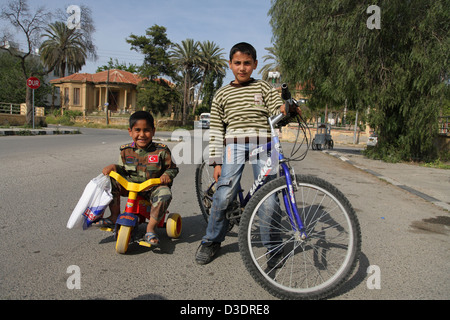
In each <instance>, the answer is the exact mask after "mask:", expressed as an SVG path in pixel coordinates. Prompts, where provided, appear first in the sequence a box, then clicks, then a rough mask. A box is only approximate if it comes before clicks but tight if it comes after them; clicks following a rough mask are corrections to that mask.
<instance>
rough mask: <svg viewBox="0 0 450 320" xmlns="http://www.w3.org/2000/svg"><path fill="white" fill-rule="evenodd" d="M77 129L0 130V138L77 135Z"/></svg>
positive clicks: (54, 127) (53, 127) (78, 131)
mask: <svg viewBox="0 0 450 320" xmlns="http://www.w3.org/2000/svg"><path fill="white" fill-rule="evenodd" d="M79 133H81V132H80V130H79V129H77V128H73V129H72V128H62V127H56V126H52V127H47V128H39V129H28V128H0V136H16V135H19V136H35V135H48V134H50V135H53V134H79Z"/></svg>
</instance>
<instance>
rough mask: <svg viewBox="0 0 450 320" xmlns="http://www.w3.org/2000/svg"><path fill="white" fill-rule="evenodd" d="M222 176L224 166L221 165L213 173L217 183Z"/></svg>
mask: <svg viewBox="0 0 450 320" xmlns="http://www.w3.org/2000/svg"><path fill="white" fill-rule="evenodd" d="M221 175H222V166H221V165H217V166H215V167H214V173H213V178H214V180H215V181H216V182H218V181H219V177H220V176H221Z"/></svg>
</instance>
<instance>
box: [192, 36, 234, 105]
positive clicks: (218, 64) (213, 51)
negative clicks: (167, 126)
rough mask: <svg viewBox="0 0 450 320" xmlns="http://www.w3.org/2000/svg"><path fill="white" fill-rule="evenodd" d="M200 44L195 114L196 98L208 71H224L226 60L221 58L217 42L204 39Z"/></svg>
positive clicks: (220, 50) (221, 51)
mask: <svg viewBox="0 0 450 320" xmlns="http://www.w3.org/2000/svg"><path fill="white" fill-rule="evenodd" d="M199 45H200V52H199V55H200V57H199V58H200V61H199V67H200V68H201V69H202V71H203V76H202V82H201V84H200V89H199V91H198V95H197V100H196V102H195V104H194V110H193V113H194V114H195V108H196V107H197V105H198V100H199V98H200V93H201V92H202V89H203V84H204V83H205V79H206V77H207V76H208V74H209V73H210V72H214V73H225V68H226V67H227V60H226V59H224V58H222V55H223V54H224V53H223V49H221V48H219V47H218V46H217V44H215V43H214V42H211V41H209V40H207V41H204V42H202V43H200V44H199Z"/></svg>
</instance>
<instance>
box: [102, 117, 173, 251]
mask: <svg viewBox="0 0 450 320" xmlns="http://www.w3.org/2000/svg"><path fill="white" fill-rule="evenodd" d="M129 123H130V124H129V128H128V133H129V134H130V137H131V138H132V139H133V142H132V143H129V144H125V145H122V146H121V147H120V158H119V162H118V164H110V165H108V166H106V167H105V168H103V171H102V173H103V174H104V175H109V174H110V172H111V171H115V172H117V173H119V174H120V175H121V176H123V177H124V178H126V179H127V180H128V181H130V182H135V183H142V182H144V181H146V180H148V179H153V178H160V180H161V184H160V185H157V186H154V187H151V188H150V189H149V190H146V191H144V192H140V193H139V195H140V196H142V197H143V198H145V199H146V200H147V201H148V202H150V203H151V210H150V219H149V222H148V224H147V230H146V234H145V236H144V240H145V241H146V242H148V243H150V244H151V245H152V246H157V245H158V244H159V239H158V237H157V235H156V233H155V228H156V226H157V225H158V223H159V221H160V220H161V219H163V217H164V216H165V213H166V211H167V208H168V207H169V204H170V201H171V200H172V192H171V189H170V188H171V186H172V182H173V179H174V178H175V177H176V175H177V174H178V168H177V166H176V164H175V163H174V162H173V160H172V157H171V153H170V150H169V148H168V147H167V146H166V145H164V144H161V143H154V142H153V136H154V134H155V131H156V129H155V124H154V119H153V116H152V115H151V114H150V113H148V112H146V111H137V112H135V113H133V114H132V115H131V116H130V120H129ZM111 184H112V195H113V200H112V201H111V203H110V205H109V209H110V210H111V216H110V217H109V218H102V219H100V220H99V221H98V222H97V223H96V226H99V227H113V226H114V225H115V223H116V220H117V218H118V216H119V214H120V197H121V196H124V197H126V196H128V191H127V190H125V188H124V187H123V186H121V185H120V184H119V183H118V182H117V181H116V180H115V179H111Z"/></svg>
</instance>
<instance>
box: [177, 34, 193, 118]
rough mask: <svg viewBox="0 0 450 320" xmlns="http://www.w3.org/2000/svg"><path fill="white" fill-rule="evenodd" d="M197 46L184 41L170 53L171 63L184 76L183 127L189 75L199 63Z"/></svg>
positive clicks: (188, 89) (189, 84) (189, 86)
mask: <svg viewBox="0 0 450 320" xmlns="http://www.w3.org/2000/svg"><path fill="white" fill-rule="evenodd" d="M198 46H199V43H198V42H197V41H194V39H186V40H183V41H181V45H180V44H178V43H176V44H175V45H174V49H173V50H172V51H171V58H172V60H173V62H174V63H175V65H177V66H178V67H179V68H180V69H181V70H182V73H183V74H184V99H183V118H182V123H183V125H186V117H187V112H186V109H187V103H188V100H189V92H190V88H191V74H192V71H193V69H194V68H195V67H196V66H197V65H198V63H199V54H198Z"/></svg>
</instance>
